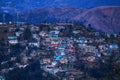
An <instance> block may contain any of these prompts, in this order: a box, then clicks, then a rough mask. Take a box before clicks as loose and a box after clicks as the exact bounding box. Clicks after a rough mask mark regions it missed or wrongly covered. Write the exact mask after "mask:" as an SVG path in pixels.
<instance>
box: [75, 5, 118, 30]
mask: <svg viewBox="0 0 120 80" xmlns="http://www.w3.org/2000/svg"><path fill="white" fill-rule="evenodd" d="M74 20H77V21H78V20H82V21H83V22H84V24H86V25H88V24H91V25H92V26H93V27H95V28H96V29H99V30H102V31H105V32H120V7H117V6H116V7H110V6H106V7H97V8H92V9H90V10H87V11H86V12H84V13H83V14H81V15H77V16H76V17H74Z"/></svg>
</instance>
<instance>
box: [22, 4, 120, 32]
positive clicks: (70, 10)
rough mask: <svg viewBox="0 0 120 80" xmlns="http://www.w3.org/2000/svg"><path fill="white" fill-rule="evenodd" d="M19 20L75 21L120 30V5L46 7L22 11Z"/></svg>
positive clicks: (110, 29)
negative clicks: (86, 7) (87, 7)
mask: <svg viewBox="0 0 120 80" xmlns="http://www.w3.org/2000/svg"><path fill="white" fill-rule="evenodd" d="M20 20H22V21H27V22H30V23H38V22H41V21H49V22H57V21H77V22H82V23H83V24H85V25H88V24H91V25H92V26H93V27H94V28H96V29H98V30H102V31H104V32H116V33H118V32H120V7H119V6H114V7H113V6H103V7H96V8H91V9H84V8H74V7H66V6H61V7H47V8H38V9H34V10H31V11H27V12H24V13H22V14H21V15H20Z"/></svg>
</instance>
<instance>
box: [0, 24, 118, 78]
mask: <svg viewBox="0 0 120 80" xmlns="http://www.w3.org/2000/svg"><path fill="white" fill-rule="evenodd" d="M35 62H37V63H38V64H37V65H33V66H38V67H39V68H40V69H41V70H43V72H42V76H44V77H48V76H49V75H51V76H54V77H55V79H54V80H98V79H99V80H109V79H111V78H112V80H119V79H120V34H115V33H114V34H109V33H105V32H100V31H97V30H95V29H94V28H92V26H91V25H90V24H89V25H88V26H84V25H81V24H74V23H47V22H45V23H40V24H27V23H17V24H14V23H8V24H0V76H3V77H5V78H6V80H9V75H11V77H12V79H13V77H14V75H15V73H12V71H14V70H15V69H27V68H28V66H30V65H31V64H32V63H35ZM39 68H38V69H39ZM31 69H32V68H31ZM36 71H37V70H36ZM18 72H20V71H19V70H18ZM32 73H34V72H32V71H30V72H29V73H28V74H32ZM12 74H13V75H12ZM16 74H17V72H16ZM22 74H24V73H22ZM22 74H20V75H22ZM24 75H27V74H24ZM22 78H24V77H21V79H20V78H17V76H16V77H15V78H14V79H13V80H16V79H17V80H26V79H22ZM32 78H33V77H32ZM29 80H35V79H34V78H33V79H29ZM36 80H40V79H36ZM43 80H51V79H50V78H48V79H43Z"/></svg>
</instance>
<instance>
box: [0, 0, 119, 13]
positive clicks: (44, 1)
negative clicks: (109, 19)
mask: <svg viewBox="0 0 120 80" xmlns="http://www.w3.org/2000/svg"><path fill="white" fill-rule="evenodd" d="M56 6H71V7H81V8H92V7H97V6H120V0H0V11H4V12H14V11H15V9H16V11H19V12H21V11H27V10H31V9H35V8H39V7H56Z"/></svg>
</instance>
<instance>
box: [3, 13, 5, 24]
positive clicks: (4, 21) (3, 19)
mask: <svg viewBox="0 0 120 80" xmlns="http://www.w3.org/2000/svg"><path fill="white" fill-rule="evenodd" d="M4 23H5V13H3V24H4Z"/></svg>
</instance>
